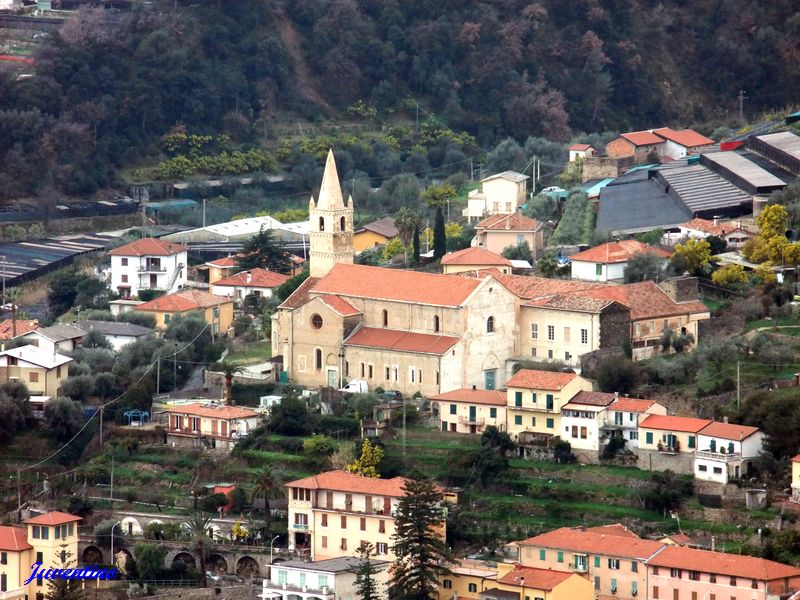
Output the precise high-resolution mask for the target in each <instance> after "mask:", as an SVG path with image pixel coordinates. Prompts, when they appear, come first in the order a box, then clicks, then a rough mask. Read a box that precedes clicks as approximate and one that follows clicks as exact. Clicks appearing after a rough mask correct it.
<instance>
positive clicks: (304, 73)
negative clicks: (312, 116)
mask: <svg viewBox="0 0 800 600" xmlns="http://www.w3.org/2000/svg"><path fill="white" fill-rule="evenodd" d="M274 16H275V25H276V26H277V27H278V33H279V34H280V36H281V41H283V45H284V47H285V48H286V52H288V53H289V59H290V60H291V62H292V69H293V70H294V75H295V84H296V85H297V92H298V93H299V94H300V96H301V97H302V98H303V99H304V100H306V101H308V102H311V103H313V104H316V105H318V106H320V107H321V108H323V109H325V110H326V111H327V112H329V113H333V112H334V111H333V109H332V108H331V107H330V105H329V104H328V103H327V102H326V101H325V99H324V98H323V97H322V96H321V95H320V94H319V93H318V92H317V86H316V83H315V82H314V77H313V76H312V75H311V71H310V69H309V68H308V63H307V62H306V59H305V56H304V55H303V48H302V46H301V45H300V36H299V35H298V33H297V30H296V29H295V28H294V24H293V23H292V22H291V21H290V20H289V18H288V17H287V16H286V14H285V13H284V12H283V10H277V11H275V13H274Z"/></svg>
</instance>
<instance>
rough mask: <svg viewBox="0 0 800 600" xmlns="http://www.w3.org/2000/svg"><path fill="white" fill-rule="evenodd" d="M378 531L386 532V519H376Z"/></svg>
mask: <svg viewBox="0 0 800 600" xmlns="http://www.w3.org/2000/svg"><path fill="white" fill-rule="evenodd" d="M378 533H386V521H384V520H380V521H378Z"/></svg>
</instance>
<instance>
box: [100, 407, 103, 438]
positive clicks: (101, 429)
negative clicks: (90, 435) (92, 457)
mask: <svg viewBox="0 0 800 600" xmlns="http://www.w3.org/2000/svg"><path fill="white" fill-rule="evenodd" d="M100 446H101V447H102V446H103V405H102V404H101V405H100Z"/></svg>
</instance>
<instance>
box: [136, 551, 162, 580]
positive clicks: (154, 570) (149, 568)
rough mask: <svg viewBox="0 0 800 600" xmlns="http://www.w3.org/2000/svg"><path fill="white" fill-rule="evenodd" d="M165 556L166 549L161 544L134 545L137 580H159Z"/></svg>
mask: <svg viewBox="0 0 800 600" xmlns="http://www.w3.org/2000/svg"><path fill="white" fill-rule="evenodd" d="M166 555H167V547H166V546H162V545H161V544H136V545H135V546H134V547H133V556H134V558H135V559H136V573H137V574H138V576H139V580H140V581H148V580H153V579H161V573H163V571H164V557H165V556H166Z"/></svg>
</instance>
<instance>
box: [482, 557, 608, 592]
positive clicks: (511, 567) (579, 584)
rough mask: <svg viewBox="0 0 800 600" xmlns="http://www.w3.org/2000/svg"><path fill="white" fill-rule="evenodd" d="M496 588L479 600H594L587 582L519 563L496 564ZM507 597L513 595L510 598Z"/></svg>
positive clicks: (573, 574)
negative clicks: (515, 599)
mask: <svg viewBox="0 0 800 600" xmlns="http://www.w3.org/2000/svg"><path fill="white" fill-rule="evenodd" d="M497 577H498V579H497V587H496V588H494V589H489V590H486V591H485V592H483V593H482V594H481V595H480V598H481V600H511V598H512V597H514V598H518V599H520V600H521V599H522V598H530V600H594V598H595V593H594V589H592V584H591V583H590V582H589V580H588V579H585V578H583V577H581V576H580V575H578V574H576V573H570V572H569V571H556V570H551V569H538V568H535V567H524V566H522V565H519V564H509V563H500V564H499V565H497ZM508 594H514V596H509V595H508Z"/></svg>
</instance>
